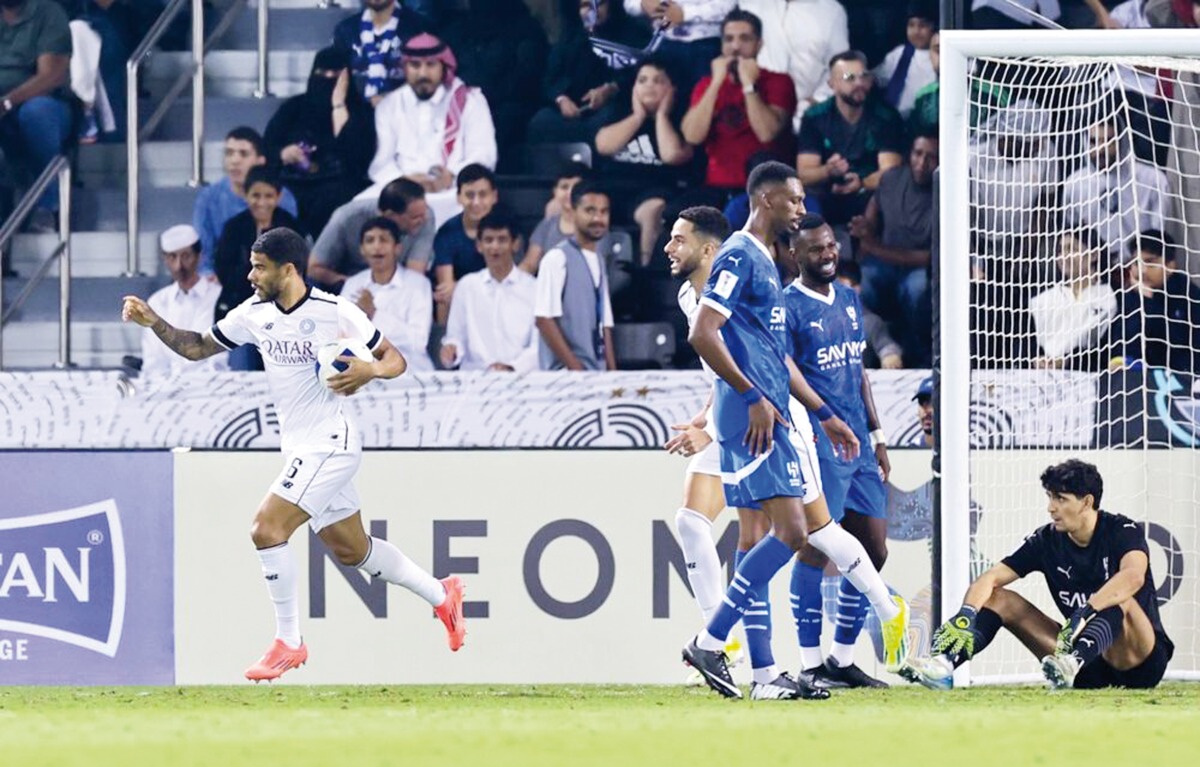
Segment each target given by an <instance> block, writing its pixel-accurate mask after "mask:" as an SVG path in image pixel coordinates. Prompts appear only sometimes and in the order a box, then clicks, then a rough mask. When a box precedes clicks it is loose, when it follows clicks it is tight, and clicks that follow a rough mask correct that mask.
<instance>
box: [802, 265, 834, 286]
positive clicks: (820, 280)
mask: <svg viewBox="0 0 1200 767" xmlns="http://www.w3.org/2000/svg"><path fill="white" fill-rule="evenodd" d="M821 266H823V264H818V265H817V267H816V268H813V267H811V266H808V265H805V267H804V274H805V275H807V276H808V278H809V279H810V280H812V281H813V282H815V283H817V284H819V285H832V284H833V283H834V282H836V281H837V262H836V261H834V262H833V273H832V274H828V275H827V274H823V273H822V272H821V271H820V267H821Z"/></svg>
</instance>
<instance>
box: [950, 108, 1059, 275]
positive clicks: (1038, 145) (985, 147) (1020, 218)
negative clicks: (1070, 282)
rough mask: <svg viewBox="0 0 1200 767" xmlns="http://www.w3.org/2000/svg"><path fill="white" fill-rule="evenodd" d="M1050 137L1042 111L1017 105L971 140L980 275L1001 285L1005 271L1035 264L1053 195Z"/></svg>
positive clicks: (1055, 167)
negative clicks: (1043, 214)
mask: <svg viewBox="0 0 1200 767" xmlns="http://www.w3.org/2000/svg"><path fill="white" fill-rule="evenodd" d="M1049 135H1050V115H1049V114H1048V113H1047V112H1046V110H1044V109H1042V108H1041V107H1040V106H1038V104H1037V103H1036V102H1034V101H1032V100H1030V99H1019V100H1018V101H1015V102H1013V103H1012V104H1010V105H1009V106H1008V107H1005V108H1004V109H1001V110H1000V111H998V112H996V113H995V114H993V115H992V116H991V117H989V118H988V119H987V120H985V121H984V122H983V123H982V124H981V125H980V127H979V131H978V132H977V133H976V134H975V135H974V136H973V137H972V139H971V143H970V147H969V150H968V151H969V152H970V154H971V161H970V162H969V163H968V164H967V168H968V173H969V174H970V177H971V178H970V203H971V228H972V230H973V231H974V232H976V237H975V239H976V243H977V247H978V249H979V251H980V252H981V253H982V254H983V255H984V256H985V258H987V259H989V261H990V263H985V264H983V265H982V267H983V271H984V272H986V273H987V276H989V277H992V278H995V279H997V280H998V281H1000V282H1006V281H1009V277H1007V276H1005V274H1004V272H1005V271H1010V272H1011V271H1012V270H1014V269H1020V268H1021V266H1020V265H1021V264H1022V263H1029V262H1030V261H1031V259H1032V258H1033V256H1034V251H1033V248H1034V246H1035V243H1034V240H1035V239H1036V236H1037V231H1038V229H1040V228H1041V227H1040V226H1038V225H1037V221H1035V218H1037V217H1039V215H1040V211H1042V210H1044V209H1045V204H1044V201H1045V200H1046V199H1049V198H1050V197H1052V196H1053V195H1054V194H1055V187H1056V186H1057V185H1058V182H1059V175H1058V173H1059V163H1058V146H1057V144H1056V143H1055V141H1054V140H1053V139H1052V138H1049ZM1028 276H1031V275H1013V277H1015V278H1024V277H1028ZM1034 276H1035V275H1034Z"/></svg>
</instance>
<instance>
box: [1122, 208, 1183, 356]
mask: <svg viewBox="0 0 1200 767" xmlns="http://www.w3.org/2000/svg"><path fill="white" fill-rule="evenodd" d="M1129 252H1130V255H1131V258H1132V261H1131V262H1130V264H1129V266H1128V267H1127V269H1128V285H1129V286H1128V287H1127V288H1126V289H1125V290H1123V291H1121V294H1120V295H1119V296H1118V297H1117V305H1118V310H1117V318H1116V320H1115V321H1114V322H1113V328H1112V330H1111V331H1110V334H1111V337H1112V343H1113V350H1112V354H1113V359H1112V363H1111V365H1110V367H1112V368H1114V369H1117V368H1120V367H1126V366H1130V365H1133V364H1135V363H1137V362H1141V363H1142V364H1143V365H1144V366H1147V367H1159V368H1170V369H1171V370H1174V371H1176V372H1180V373H1188V374H1190V375H1196V374H1197V373H1200V288H1198V287H1196V285H1195V284H1193V283H1192V281H1191V280H1190V279H1188V275H1187V273H1186V272H1182V271H1178V270H1177V269H1176V268H1175V265H1176V261H1177V258H1178V256H1177V254H1178V252H1179V248H1178V246H1177V245H1176V244H1175V241H1174V240H1173V239H1171V236H1170V235H1168V234H1165V233H1163V232H1160V231H1157V230H1151V231H1148V232H1142V233H1141V234H1139V235H1138V236H1137V237H1134V238H1131V239H1130V241H1129Z"/></svg>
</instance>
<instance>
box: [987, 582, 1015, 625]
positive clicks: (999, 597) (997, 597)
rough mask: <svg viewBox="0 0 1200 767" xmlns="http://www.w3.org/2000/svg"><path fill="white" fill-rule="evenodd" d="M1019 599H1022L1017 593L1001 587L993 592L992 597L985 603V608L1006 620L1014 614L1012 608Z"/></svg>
mask: <svg viewBox="0 0 1200 767" xmlns="http://www.w3.org/2000/svg"><path fill="white" fill-rule="evenodd" d="M1019 599H1020V597H1019V596H1018V595H1017V593H1016V592H1015V591H1009V590H1008V589H1006V588H1004V587H1003V586H1001V587H999V588H996V589H993V590H992V595H991V596H990V597H988V600H987V601H986V602H984V603H983V606H984V607H986V608H987V609H989V610H991V611H992V612H994V613H996V614H997V615H999V616H1000V617H1001V618H1006V617H1008V616H1009V615H1011V614H1012V608H1013V606H1014V604H1015V603H1016V601H1017V600H1019Z"/></svg>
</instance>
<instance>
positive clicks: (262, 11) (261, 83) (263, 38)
mask: <svg viewBox="0 0 1200 767" xmlns="http://www.w3.org/2000/svg"><path fill="white" fill-rule="evenodd" d="M270 15H271V14H270V3H269V2H268V0H258V87H257V88H255V89H254V98H256V99H265V98H267V97H269V96H270V95H271V91H270V89H269V87H268V85H267V28H268V26H269V23H270V22H269V18H270Z"/></svg>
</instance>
